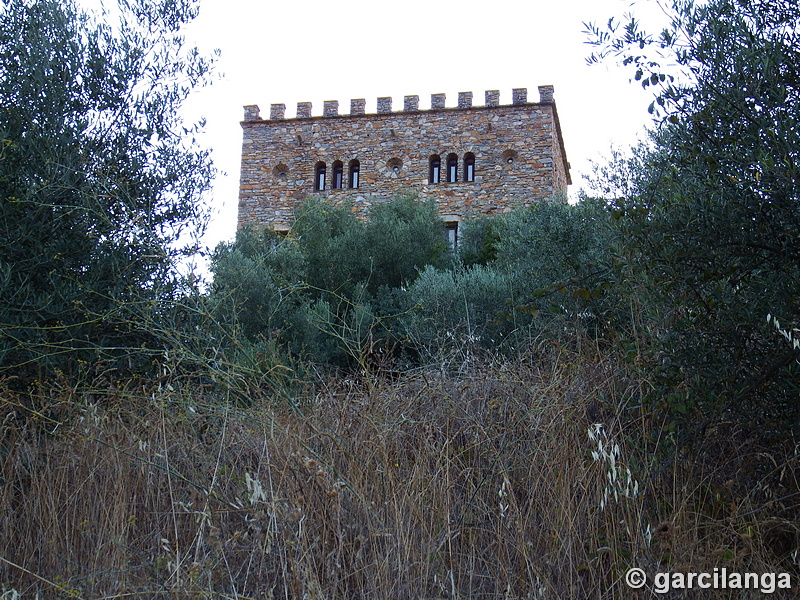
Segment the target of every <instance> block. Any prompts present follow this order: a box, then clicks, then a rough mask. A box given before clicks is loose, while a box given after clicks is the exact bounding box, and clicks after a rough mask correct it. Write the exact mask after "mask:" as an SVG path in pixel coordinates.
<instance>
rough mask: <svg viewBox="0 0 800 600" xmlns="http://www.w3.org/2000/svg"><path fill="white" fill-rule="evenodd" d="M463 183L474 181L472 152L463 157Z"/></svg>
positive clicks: (473, 156)
mask: <svg viewBox="0 0 800 600" xmlns="http://www.w3.org/2000/svg"><path fill="white" fill-rule="evenodd" d="M464 181H475V155H474V154H473V153H472V152H467V153H466V154H465V155H464Z"/></svg>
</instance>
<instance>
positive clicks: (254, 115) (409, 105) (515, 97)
mask: <svg viewBox="0 0 800 600" xmlns="http://www.w3.org/2000/svg"><path fill="white" fill-rule="evenodd" d="M445 101H446V97H445V94H431V107H430V109H429V110H432V111H433V110H463V109H470V108H494V107H500V106H519V105H524V104H528V89H527V88H515V89H513V90H512V91H511V104H506V105H501V104H500V91H499V90H487V91H486V92H485V95H484V104H483V105H482V106H480V105H473V102H472V92H459V94H458V105H457V106H456V107H453V108H447V107H446V106H445ZM538 103H539V104H553V86H552V85H540V86H539V102H538ZM366 104H367V102H366V100H365V99H364V98H357V99H353V100H350V113H349V114H339V101H338V100H325V102H324V103H323V112H322V116H323V117H346V116H351V117H354V116H361V115H365V114H368V113H366ZM311 110H312V105H311V102H298V103H297V111H296V113H295V118H296V119H310V118H315V117H312V115H311ZM419 111H420V108H419V96H416V95H413V96H404V97H403V110H402V111H395V112H393V111H392V98H391V97H389V96H384V97H380V98H378V100H377V111H376V112H375V113H374V114H378V115H388V114H396V113H399V112H419ZM284 119H286V105H285V104H272V105H270V111H269V119H268V120H270V121H281V120H284ZM244 120H245V121H263V120H265V119H263V118H262V117H261V109H260V108H259V107H258V105H257V104H249V105H247V106H245V107H244Z"/></svg>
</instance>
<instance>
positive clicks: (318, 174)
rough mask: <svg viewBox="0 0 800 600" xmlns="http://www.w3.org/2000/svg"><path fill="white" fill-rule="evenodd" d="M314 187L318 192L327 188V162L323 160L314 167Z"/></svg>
mask: <svg viewBox="0 0 800 600" xmlns="http://www.w3.org/2000/svg"><path fill="white" fill-rule="evenodd" d="M314 189H315V190H316V191H318V192H321V191H322V190H324V189H325V163H324V162H322V161H320V162H318V163H317V166H316V167H314Z"/></svg>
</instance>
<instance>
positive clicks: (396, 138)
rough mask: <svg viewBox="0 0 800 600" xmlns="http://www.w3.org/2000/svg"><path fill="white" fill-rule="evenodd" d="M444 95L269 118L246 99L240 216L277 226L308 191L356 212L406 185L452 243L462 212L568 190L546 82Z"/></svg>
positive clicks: (278, 107)
mask: <svg viewBox="0 0 800 600" xmlns="http://www.w3.org/2000/svg"><path fill="white" fill-rule="evenodd" d="M508 99H509V98H508V97H506V98H504V101H505V102H508ZM446 100H447V98H446V96H445V94H441V93H439V94H431V96H430V108H421V107H420V97H419V96H417V95H407V96H404V97H403V102H402V104H400V103H399V102H396V103H395V104H394V106H393V98H392V97H390V96H382V97H380V98H378V99H377V102H376V104H375V112H374V113H367V111H366V104H367V101H366V100H365V99H364V98H356V99H353V100H350V112H349V114H340V112H339V111H340V102H339V101H338V100H326V101H325V102H324V103H323V106H322V114H321V115H312V111H311V109H312V106H311V102H298V103H297V110H296V113H295V116H294V117H290V118H287V115H286V105H285V104H272V105H271V106H270V110H269V118H263V117H262V116H261V114H260V109H259V107H258V106H256V105H249V106H245V107H244V120H243V121H242V122H241V126H242V130H243V132H244V136H243V139H242V169H241V176H240V177H241V180H240V186H239V226H240V227H241V226H244V225H246V224H248V223H257V224H261V225H266V226H270V227H274V228H275V229H279V230H286V229H288V228H289V226H290V224H291V222H292V219H293V215H294V211H295V209H296V208H297V206H299V205H300V204H301V203H302V202H303V199H304V198H307V197H308V196H312V195H313V196H319V197H322V198H325V199H326V200H327V201H329V202H331V203H333V204H341V205H346V206H349V207H350V209H351V210H352V211H353V212H354V213H356V214H358V215H361V216H365V215H366V214H367V212H368V211H369V208H370V206H372V205H374V204H375V203H377V202H382V201H384V200H386V199H387V198H391V197H393V196H395V195H397V194H399V193H405V192H409V191H410V192H412V193H414V194H415V195H417V196H418V197H419V198H421V199H432V200H435V202H436V204H437V206H438V208H439V211H440V214H441V216H442V219H443V220H444V221H445V222H446V223H447V229H448V234H449V235H450V236H451V237H450V239H451V242H454V243H455V241H456V240H457V236H458V223H459V222H460V221H461V220H462V219H466V218H468V217H470V216H473V215H494V214H498V213H502V212H505V211H508V210H511V208H512V207H513V206H519V205H527V204H530V203H533V202H538V201H540V200H543V199H545V198H550V197H553V196H554V195H563V194H565V192H566V191H567V186H568V185H569V184H570V183H571V181H570V176H569V162H568V161H567V156H566V152H565V151H564V144H563V140H562V138H561V127H560V125H559V121H558V112H557V111H556V105H555V101H554V100H553V86H551V85H543V86H540V87H539V101H538V102H529V101H528V89H527V88H516V89H513V90H512V91H511V95H510V102H508V103H505V104H501V98H500V91H499V90H488V91H486V92H485V94H484V97H483V104H477V102H480V98H475V97H474V96H473V93H472V92H460V93H459V94H458V98H457V103H455V104H456V105H455V106H450V107H448V106H446V105H445V104H446ZM451 102H452V101H451ZM343 104H344V103H343ZM345 107H346V105H345ZM345 107H342V110H346V108H345Z"/></svg>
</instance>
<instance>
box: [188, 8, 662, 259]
mask: <svg viewBox="0 0 800 600" xmlns="http://www.w3.org/2000/svg"><path fill="white" fill-rule="evenodd" d="M629 11H633V12H634V13H635V14H637V15H641V16H642V17H643V18H648V17H649V18H650V19H653V18H658V15H661V13H660V10H659V8H658V6H657V4H656V2H655V0H638V1H637V2H633V3H632V2H631V0H560V1H558V0H556V1H554V0H546V1H545V0H483V1H481V2H478V1H475V0H461V1H460V2H431V1H426V0H405V1H404V2H399V1H394V2H378V1H370V0H348V1H347V2H344V1H341V0H339V1H335V2H334V1H322V0H301V1H286V0H284V1H281V2H275V1H272V0H266V1H265V0H262V1H257V0H202V1H201V12H200V17H199V18H198V20H197V21H196V22H195V23H194V24H193V25H192V27H191V29H190V30H189V32H188V37H189V38H190V40H191V41H192V42H194V43H196V44H198V45H199V47H200V48H201V50H205V51H207V52H208V51H211V50H212V49H214V48H219V49H220V51H221V53H222V54H221V57H220V60H219V62H218V71H219V73H220V74H221V75H222V78H221V79H219V80H218V81H217V82H216V83H215V84H214V85H212V86H211V87H209V88H206V89H204V90H202V91H199V92H197V93H195V94H194V96H193V97H192V98H191V101H190V104H189V106H188V108H189V110H190V114H192V115H193V116H198V115H203V116H205V117H206V119H207V127H206V133H205V135H204V136H203V138H202V143H204V144H206V145H208V146H209V147H211V148H212V149H213V153H214V154H213V156H214V161H215V163H216V165H217V167H218V168H219V169H220V171H221V173H220V175H219V176H218V178H217V180H216V182H215V185H214V190H213V195H212V202H213V211H214V218H213V221H212V225H211V228H210V231H209V234H208V237H207V240H208V244H209V245H210V246H211V247H213V246H214V245H215V244H216V243H217V242H218V241H221V240H228V239H232V237H233V236H234V234H235V229H236V207H237V200H238V199H237V195H238V180H239V160H240V152H241V139H242V130H241V127H240V125H239V122H240V121H241V120H242V118H243V110H242V106H243V105H245V104H258V105H259V106H260V107H261V114H262V116H268V115H269V105H270V104H272V103H284V104H286V107H287V108H286V116H287V117H293V116H294V114H295V106H296V103H297V102H298V101H310V102H312V103H313V114H315V115H318V114H321V113H322V103H323V101H324V100H339V106H340V112H341V113H347V112H349V107H350V99H351V98H366V99H367V112H374V111H375V104H376V98H377V97H378V96H392V97H393V107H394V108H395V110H398V109H401V108H402V106H403V96H404V95H410V94H417V95H419V97H420V108H423V109H424V108H428V107H429V106H430V95H431V94H432V93H442V92H444V93H446V94H447V106H455V105H456V103H457V99H458V92H462V91H472V92H473V94H474V103H475V104H476V105H480V104H483V92H484V91H485V90H491V89H498V90H500V102H501V104H506V103H510V102H511V90H512V88H517V87H526V88H528V99H529V101H533V102H536V101H538V98H539V95H538V91H537V87H538V86H539V85H546V84H552V85H554V86H555V100H556V105H557V107H558V113H559V118H560V120H561V126H562V131H563V135H564V143H565V146H566V151H567V157H568V159H569V161H570V162H571V164H572V172H571V173H572V181H573V185H572V186H571V191H570V195H571V196H572V197H577V192H578V190H579V189H580V188H581V187H586V184H585V182H584V180H583V176H584V174H587V173H589V172H590V160H595V161H598V160H601V159H602V157H603V156H607V155H608V153H609V149H610V147H611V145H612V144H615V145H617V146H621V147H627V146H630V145H631V144H632V143H633V142H634V141H635V139H636V137H637V136H638V135H641V133H642V131H643V128H644V126H645V125H647V124H648V123H649V122H650V119H649V115H648V114H647V105H648V104H649V102H650V101H651V98H650V96H649V95H648V94H647V93H646V92H644V91H642V89H641V87H639V86H638V85H637V84H635V83H634V84H631V83H629V82H628V78H629V76H630V74H629V73H628V72H627V71H626V70H624V69H623V68H622V67H618V66H616V65H615V63H614V62H613V61H610V62H609V63H608V64H607V65H599V66H597V65H595V66H592V67H589V66H587V65H586V63H585V57H586V56H587V55H588V54H589V53H590V52H591V47H589V46H588V45H586V43H585V40H586V36H585V34H584V33H583V29H584V27H583V22H584V21H597V22H599V23H605V22H606V21H607V20H608V18H609V17H611V16H617V17H619V16H621V15H622V14H623V13H626V12H629ZM662 16H663V15H662Z"/></svg>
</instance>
